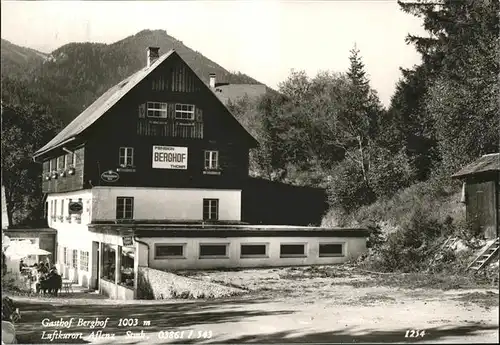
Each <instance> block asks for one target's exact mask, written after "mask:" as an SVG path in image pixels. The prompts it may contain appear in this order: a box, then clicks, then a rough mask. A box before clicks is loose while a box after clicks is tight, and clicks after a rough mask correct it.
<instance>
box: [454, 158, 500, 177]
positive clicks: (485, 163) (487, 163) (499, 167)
mask: <svg viewBox="0 0 500 345" xmlns="http://www.w3.org/2000/svg"><path fill="white" fill-rule="evenodd" d="M492 171H500V153H490V154H488V155H484V156H482V157H481V158H479V159H478V160H476V161H474V162H472V163H471V164H469V165H467V166H465V167H463V168H462V169H461V170H460V171H458V172H457V173H455V174H454V175H452V177H453V178H461V177H465V176H470V175H476V174H479V173H484V172H492Z"/></svg>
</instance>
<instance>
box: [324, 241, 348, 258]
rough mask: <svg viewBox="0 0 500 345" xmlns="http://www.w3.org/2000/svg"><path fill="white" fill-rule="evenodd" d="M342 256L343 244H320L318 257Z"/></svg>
mask: <svg viewBox="0 0 500 345" xmlns="http://www.w3.org/2000/svg"><path fill="white" fill-rule="evenodd" d="M329 256H344V243H338V242H333V243H320V244H319V257H329Z"/></svg>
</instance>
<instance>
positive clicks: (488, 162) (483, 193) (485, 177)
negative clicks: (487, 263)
mask: <svg viewBox="0 0 500 345" xmlns="http://www.w3.org/2000/svg"><path fill="white" fill-rule="evenodd" d="M453 177H454V178H457V179H461V180H462V181H463V182H464V187H463V188H464V190H463V194H464V195H463V200H462V201H463V202H465V207H466V219H467V222H468V223H469V224H470V225H471V226H472V227H473V230H475V231H476V232H477V233H479V234H482V235H484V237H485V238H487V239H494V238H497V237H498V233H499V228H500V226H499V223H500V155H499V154H490V155H485V156H483V157H481V158H480V159H478V160H477V161H475V162H473V163H471V164H470V165H468V166H466V167H464V168H463V169H462V170H460V171H459V172H457V173H456V174H454V175H453Z"/></svg>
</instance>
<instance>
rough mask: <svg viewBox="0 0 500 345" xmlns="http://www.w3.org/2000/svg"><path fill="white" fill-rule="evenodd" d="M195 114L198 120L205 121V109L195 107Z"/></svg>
mask: <svg viewBox="0 0 500 345" xmlns="http://www.w3.org/2000/svg"><path fill="white" fill-rule="evenodd" d="M195 114H196V116H195V118H196V122H203V111H202V110H201V109H200V108H198V107H195Z"/></svg>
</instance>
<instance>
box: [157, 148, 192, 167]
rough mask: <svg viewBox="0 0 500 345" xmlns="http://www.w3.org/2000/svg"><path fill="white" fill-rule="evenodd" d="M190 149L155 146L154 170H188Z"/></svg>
mask: <svg viewBox="0 0 500 345" xmlns="http://www.w3.org/2000/svg"><path fill="white" fill-rule="evenodd" d="M187 161H188V148H187V147H178V146H153V169H183V170H186V169H187Z"/></svg>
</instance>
